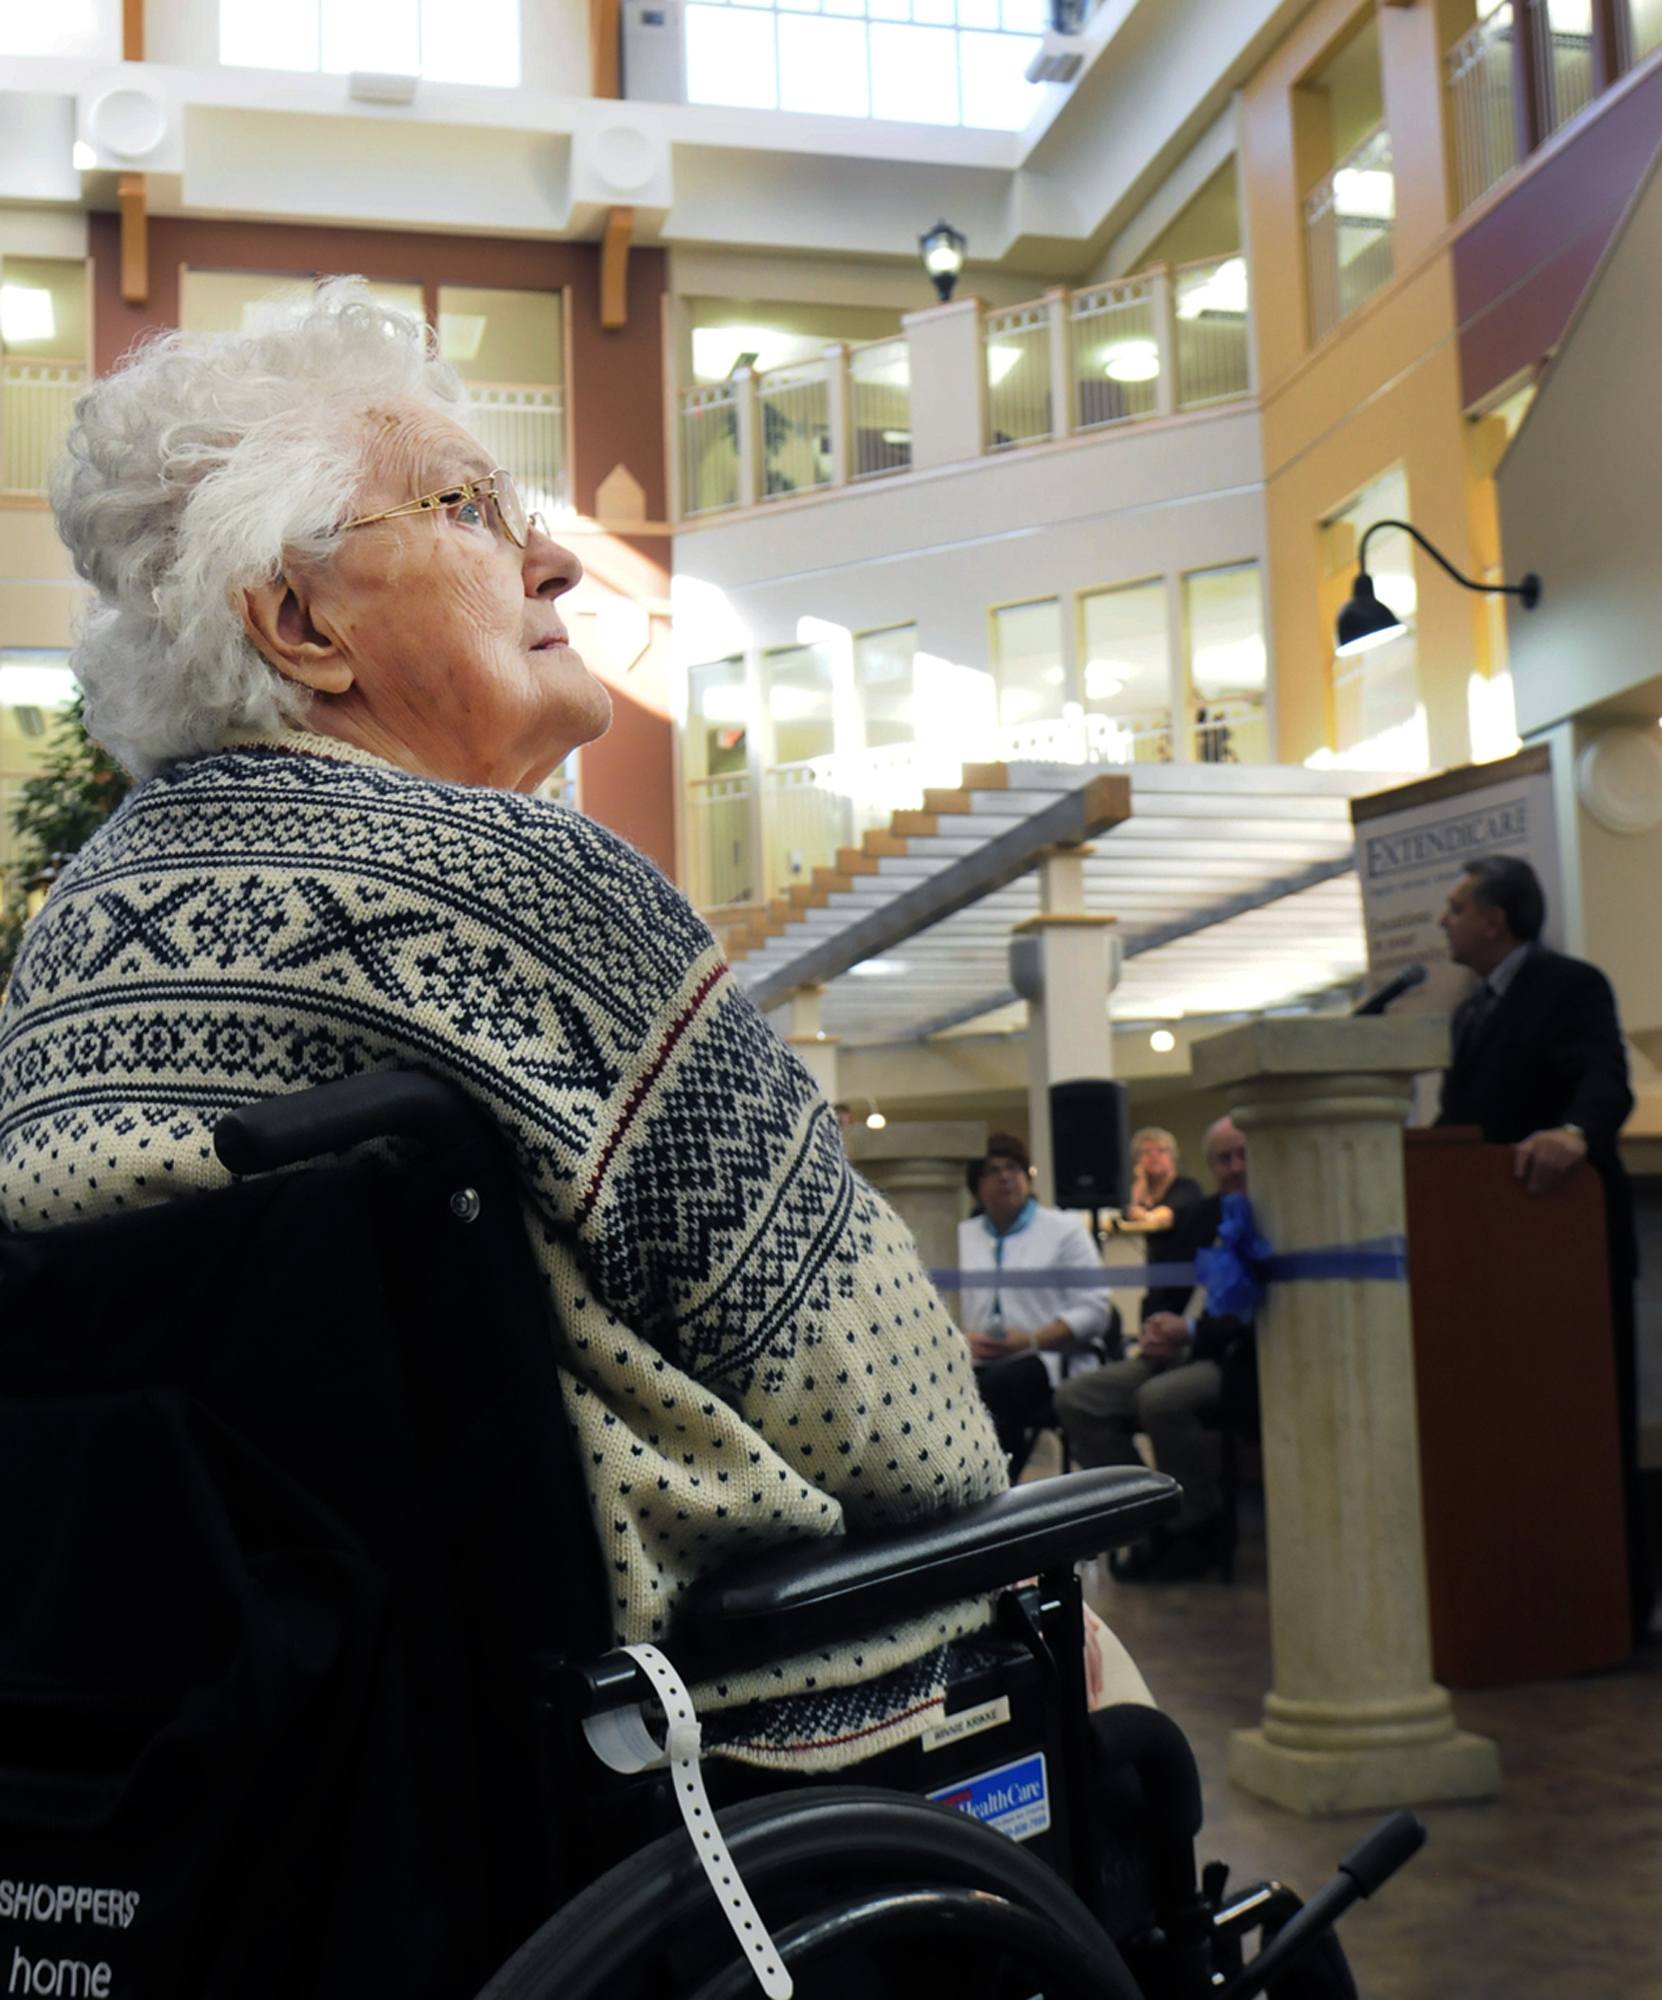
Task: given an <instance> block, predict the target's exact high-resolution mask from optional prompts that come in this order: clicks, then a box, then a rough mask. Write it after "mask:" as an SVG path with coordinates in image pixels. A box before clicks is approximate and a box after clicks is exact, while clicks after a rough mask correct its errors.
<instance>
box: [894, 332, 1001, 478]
mask: <svg viewBox="0 0 1662 2000" xmlns="http://www.w3.org/2000/svg"><path fill="white" fill-rule="evenodd" d="M901 325H902V326H903V327H905V329H906V343H907V348H908V352H909V372H910V376H911V385H912V386H911V391H910V394H911V399H912V469H913V470H914V471H922V469H923V468H924V467H925V466H926V465H955V464H957V463H959V462H960V461H961V460H963V459H966V458H979V457H980V456H981V454H982V452H984V451H985V450H986V448H987V361H986V356H985V354H984V353H983V352H982V342H981V301H980V300H979V299H954V300H953V301H952V303H951V304H950V305H944V306H930V307H929V308H928V309H927V310H926V311H924V312H915V313H907V314H905V315H904V317H903V318H902V320H901Z"/></svg>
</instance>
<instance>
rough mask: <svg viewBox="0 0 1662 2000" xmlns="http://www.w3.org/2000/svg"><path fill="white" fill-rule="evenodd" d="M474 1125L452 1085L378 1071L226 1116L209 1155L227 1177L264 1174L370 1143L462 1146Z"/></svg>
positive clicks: (416, 1073) (412, 1073) (415, 1073)
mask: <svg viewBox="0 0 1662 2000" xmlns="http://www.w3.org/2000/svg"><path fill="white" fill-rule="evenodd" d="M479 1125H480V1113H479V1111H478V1108H477V1107H476V1106H475V1105H474V1104H473V1102H472V1101H471V1100H470V1099H469V1098H468V1097H466V1096H465V1095H464V1094H463V1093H462V1092H461V1091H460V1090H458V1089H457V1088H456V1086H455V1085H454V1084H450V1083H445V1082H443V1081H442V1080H441V1079H440V1078H438V1077H436V1076H428V1075H427V1074H426V1073H425V1072H424V1071H420V1070H378V1071H375V1072H374V1073H372V1074H371V1075H368V1076H347V1077H341V1078H340V1079H339V1080H338V1081H337V1082H335V1083H324V1084H319V1085H318V1087H317V1088H316V1089H315V1090H302V1091H299V1092H297V1093H296V1094H294V1095H293V1096H286V1097H268V1098H267V1099H266V1100H265V1101H264V1102H263V1103H261V1104H249V1105H245V1106H244V1107H243V1108H242V1109H241V1110H240V1111H228V1112H227V1113H226V1114H225V1116H224V1117H223V1118H221V1119H220V1120H219V1122H218V1123H217V1124H216V1125H215V1126H214V1151H215V1152H216V1153H217V1154H218V1155H219V1161H220V1165H221V1166H223V1167H226V1168H228V1169H229V1170H230V1172H232V1173H233V1174H265V1173H272V1172H275V1171H276V1170H277V1169H278V1168H280V1167H293V1166H298V1165H299V1164H300V1163H301V1162H302V1161H305V1160H313V1159H316V1158H318V1157H319V1156H320V1155H321V1154H324V1153H339V1152H345V1151H346V1150H347V1149H348V1148H349V1147H352V1146H361V1145H363V1144H365V1143H366V1142H367V1141H368V1140H371V1139H416V1140H419V1141H421V1142H422V1143H423V1144H426V1145H441V1146H442V1145H455V1144H460V1143H462V1142H464V1141H466V1140H467V1139H469V1138H471V1137H472V1136H473V1135H474V1134H475V1133H476V1132H477V1131H478V1129H479Z"/></svg>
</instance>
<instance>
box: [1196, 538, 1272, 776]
mask: <svg viewBox="0 0 1662 2000" xmlns="http://www.w3.org/2000/svg"><path fill="white" fill-rule="evenodd" d="M1183 612H1184V624H1185V626H1186V628H1187V631H1188V637H1189V698H1190V702H1191V704H1192V707H1193V712H1194V726H1195V755H1196V756H1197V757H1198V758H1199V759H1200V761H1201V762H1202V763H1206V764H1247V763H1253V764H1256V763H1262V762H1263V761H1265V760H1266V759H1267V757H1268V755H1269V734H1268V721H1267V714H1266V709H1265V696H1266V693H1267V687H1268V680H1269V664H1268V658H1267V655H1266V653H1265V649H1264V607H1263V595H1262V592H1261V590H1260V588H1259V579H1258V565H1257V564H1256V563H1234V564H1231V565H1230V566H1229V567H1228V568H1225V569H1205V570H1197V571H1195V572H1194V573H1193V574H1192V575H1190V576H1186V577H1185V578H1184V579H1183Z"/></svg>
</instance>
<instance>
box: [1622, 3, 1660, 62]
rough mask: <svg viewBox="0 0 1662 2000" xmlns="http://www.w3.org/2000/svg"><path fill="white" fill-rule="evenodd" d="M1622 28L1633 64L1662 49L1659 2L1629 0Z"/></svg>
mask: <svg viewBox="0 0 1662 2000" xmlns="http://www.w3.org/2000/svg"><path fill="white" fill-rule="evenodd" d="M1622 27H1623V29H1624V30H1625V35H1624V39H1625V40H1626V42H1627V45H1628V52H1629V55H1630V57H1631V60H1632V61H1633V62H1635V63H1640V62H1643V61H1644V59H1645V57H1646V56H1648V55H1649V54H1650V53H1651V51H1652V50H1653V49H1658V48H1662V6H1659V5H1658V4H1657V0H1628V7H1627V17H1626V19H1625V20H1623V21H1622Z"/></svg>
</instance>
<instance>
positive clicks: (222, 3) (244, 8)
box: [219, 0, 318, 69]
mask: <svg viewBox="0 0 1662 2000" xmlns="http://www.w3.org/2000/svg"><path fill="white" fill-rule="evenodd" d="M317 53H318V5H317V0H292V4H291V5H288V6H283V7H273V6H272V5H271V4H270V0H219V59H220V61H221V62H222V63H227V64H231V65H235V66H237V67H239V68H246V69H316V68H317Z"/></svg>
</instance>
